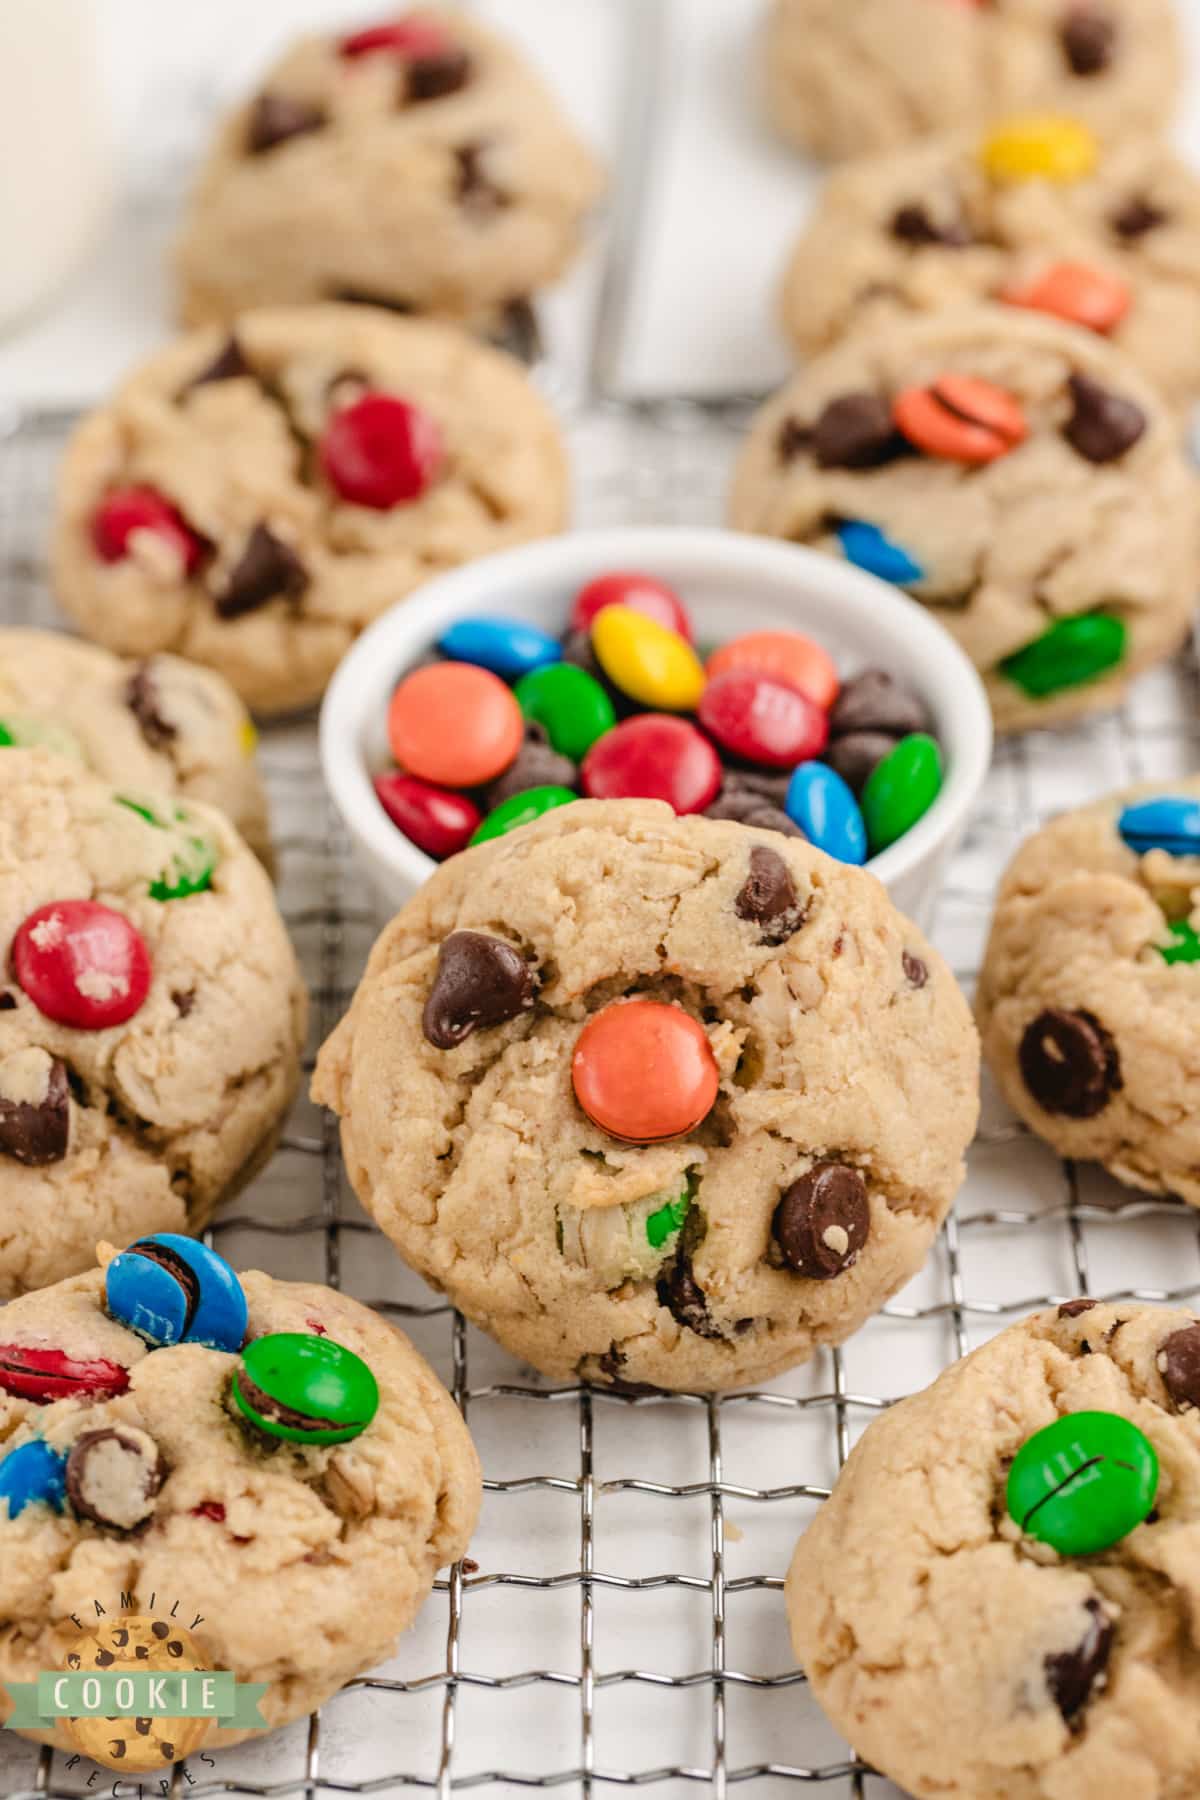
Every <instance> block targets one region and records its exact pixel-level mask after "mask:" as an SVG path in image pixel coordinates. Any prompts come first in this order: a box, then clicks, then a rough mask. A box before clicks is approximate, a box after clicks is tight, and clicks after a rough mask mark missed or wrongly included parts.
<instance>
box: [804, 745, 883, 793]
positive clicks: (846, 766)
mask: <svg viewBox="0 0 1200 1800" xmlns="http://www.w3.org/2000/svg"><path fill="white" fill-rule="evenodd" d="M896 743H897V740H896V738H894V737H889V736H888V734H887V733H886V732H883V731H847V732H846V733H845V735H844V736H842V737H838V738H834V740H833V742H832V743H831V744H827V745H826V747H825V749H824V750H823V751H822V753H821V761H822V762H826V763H828V764H829V767H830V768H831V769H834V770H836V772H837V773H838V774H839V775H840V776H841V778H842V780H843V781H844V782H845V783H846V785H847V787H849V788H851V789H852V790H853V791H854V793H856V794H861V793H862V791H863V789H864V788H865V787H866V785H867V780H868V777H869V776H870V774H871V772H872V770H874V769H875V768H876V767H877V765H878V764H879V763H881V762H882V761H883V759H884V757H885V756H890V755H891V753H892V751H893V750H894V749H895V748H896Z"/></svg>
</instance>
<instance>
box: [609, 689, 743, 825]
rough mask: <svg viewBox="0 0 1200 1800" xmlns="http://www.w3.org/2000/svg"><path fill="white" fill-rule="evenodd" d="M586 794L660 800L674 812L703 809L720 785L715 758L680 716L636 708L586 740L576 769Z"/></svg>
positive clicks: (718, 764) (614, 798) (718, 759)
mask: <svg viewBox="0 0 1200 1800" xmlns="http://www.w3.org/2000/svg"><path fill="white" fill-rule="evenodd" d="M581 774H582V777H583V791H584V793H585V794H586V795H587V796H588V798H589V799H591V800H632V799H639V800H665V801H666V803H667V805H668V806H671V807H674V809H675V811H676V812H677V813H696V812H703V811H704V809H705V807H706V806H708V805H709V804H710V802H711V801H713V800H715V799H716V797H717V793H718V791H719V790H720V786H721V762H720V758H719V757H718V756H717V753H716V751H715V750H714V749H713V747H712V744H711V743H710V742H709V740H708V739H707V738H706V737H705V736H704V734H703V733H702V732H700V731H698V730H697V729H696V727H695V726H694V725H691V724H689V723H688V721H687V720H686V719H675V718H671V717H670V716H669V715H668V714H666V713H642V714H640V715H639V716H638V717H637V718H635V719H625V720H624V721H623V722H622V723H621V724H620V725H616V726H614V728H613V729H612V730H611V731H610V732H607V733H606V734H605V736H604V737H602V738H601V739H600V740H599V742H598V743H595V744H593V745H592V748H591V749H590V750H589V751H588V754H587V757H586V758H585V760H584V764H583V769H582V771H581Z"/></svg>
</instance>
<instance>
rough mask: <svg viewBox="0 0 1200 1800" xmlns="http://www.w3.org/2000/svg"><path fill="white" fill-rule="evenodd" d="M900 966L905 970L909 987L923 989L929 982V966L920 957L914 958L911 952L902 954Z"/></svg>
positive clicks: (905, 951) (907, 951)
mask: <svg viewBox="0 0 1200 1800" xmlns="http://www.w3.org/2000/svg"><path fill="white" fill-rule="evenodd" d="M900 966H901V968H902V969H903V970H904V979H905V981H907V983H908V985H909V987H914V988H923V987H924V986H925V983H926V982H927V981H928V980H929V966H928V964H927V963H926V962H925V961H924V959H923V958H922V957H920V956H914V955H913V953H912V951H911V950H904V951H902V952H901V954H900Z"/></svg>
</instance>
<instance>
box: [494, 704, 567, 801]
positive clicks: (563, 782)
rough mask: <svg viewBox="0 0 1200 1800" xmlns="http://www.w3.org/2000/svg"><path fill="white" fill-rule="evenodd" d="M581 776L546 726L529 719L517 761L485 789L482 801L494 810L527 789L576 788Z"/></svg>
mask: <svg viewBox="0 0 1200 1800" xmlns="http://www.w3.org/2000/svg"><path fill="white" fill-rule="evenodd" d="M578 778H579V776H578V770H577V769H576V767H575V764H574V763H573V762H572V761H571V759H570V757H569V756H560V755H559V753H558V751H557V750H555V749H553V748H552V747H551V745H550V743H549V740H548V739H547V737H546V732H545V729H544V727H543V726H541V725H538V724H537V723H536V722H535V721H533V720H530V722H529V723H528V724H527V725H526V727H525V739H524V742H523V743H522V745H521V748H520V749H519V750H518V751H517V757H516V761H515V762H512V763H510V764H509V766H508V768H507V769H505V771H504V773H503V775H497V777H496V779H495V781H490V782H489V783H488V785H487V786H486V787H485V788H484V789H483V790H482V793H481V797H480V804H481V805H482V807H483V809H484V811H485V812H491V810H492V808H493V807H494V806H499V805H500V803H501V801H503V800H509V799H511V798H512V796H513V795H514V794H523V793H524V792H525V791H526V789H527V788H535V787H567V788H573V787H574V786H575V784H576V782H577V780H578Z"/></svg>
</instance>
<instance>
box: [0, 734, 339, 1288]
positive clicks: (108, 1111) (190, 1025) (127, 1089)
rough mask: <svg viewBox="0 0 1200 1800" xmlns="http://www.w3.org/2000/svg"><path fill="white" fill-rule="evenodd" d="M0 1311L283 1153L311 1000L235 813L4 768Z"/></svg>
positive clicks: (64, 770)
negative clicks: (281, 1137)
mask: <svg viewBox="0 0 1200 1800" xmlns="http://www.w3.org/2000/svg"><path fill="white" fill-rule="evenodd" d="M0 775H2V780H0V953H2V954H0V968H2V969H3V975H2V976H0V1217H2V1218H3V1232H2V1233H0V1295H9V1294H12V1293H14V1292H20V1291H21V1290H23V1289H25V1288H36V1287H42V1286H44V1285H45V1284H46V1283H47V1282H50V1281H55V1280H57V1279H58V1278H59V1277H60V1276H62V1275H65V1274H73V1273H74V1272H75V1271H76V1270H79V1269H83V1268H87V1267H88V1265H89V1264H90V1263H91V1261H92V1258H93V1253H94V1249H95V1245H96V1241H97V1239H98V1238H101V1237H108V1238H111V1239H114V1240H116V1241H117V1242H119V1243H126V1242H128V1241H129V1239H130V1238H133V1237H136V1236H137V1235H138V1233H139V1232H146V1231H155V1230H170V1231H188V1230H195V1229H198V1228H199V1227H200V1226H201V1225H203V1224H204V1223H205V1222H206V1220H207V1219H208V1217H209V1215H210V1214H211V1213H212V1211H213V1209H214V1207H215V1206H216V1205H217V1204H218V1203H219V1202H220V1201H221V1200H222V1199H223V1198H224V1197H226V1196H227V1195H229V1194H231V1193H233V1192H235V1191H236V1190H237V1189H238V1188H239V1187H240V1186H241V1185H242V1183H243V1182H244V1181H246V1180H247V1179H248V1178H249V1177H250V1175H252V1174H253V1173H254V1171H255V1170H256V1169H257V1168H258V1167H259V1166H260V1164H261V1163H262V1162H263V1161H264V1159H265V1158H266V1157H267V1156H268V1155H269V1154H270V1152H271V1150H272V1149H273V1147H274V1145H275V1142H276V1139H277V1137H278V1134H279V1129H280V1126H281V1123H282V1120H283V1116H284V1114H285V1112H286V1110H287V1108H288V1106H289V1104H290V1102H291V1099H292V1096H293V1094H294V1093H295V1089H296V1085H297V1081H298V1077H299V1055H300V1050H301V1047H302V1044H303V1040H304V1022H305V1011H306V1008H305V997H304V990H303V987H302V985H301V982H300V976H299V972H298V970H297V968H296V961H295V957H294V956H293V953H292V949H291V946H290V944H289V943H288V938H287V933H286V932H285V930H284V927H283V922H282V920H281V919H280V917H279V914H278V912H277V910H276V906H275V898H274V895H273V893H272V891H271V885H270V882H269V881H268V879H267V877H266V875H265V874H264V872H263V870H262V868H261V867H260V865H259V864H258V862H257V861H256V860H255V858H254V857H253V856H252V855H251V854H250V852H249V850H248V849H247V848H246V846H245V845H244V844H243V843H242V841H241V839H240V838H239V837H238V836H237V834H236V832H235V831H234V830H233V828H232V827H231V826H230V825H229V823H228V822H227V820H226V819H225V818H224V816H223V815H222V814H220V813H218V812H216V811H213V810H210V809H209V808H207V807H202V806H199V805H196V804H194V803H193V802H191V801H188V802H186V803H185V802H183V801H181V800H179V799H172V798H170V797H168V796H153V795H147V794H145V793H141V792H134V793H128V792H125V791H124V790H122V789H114V788H112V787H111V786H110V785H109V784H108V783H107V782H105V781H101V780H99V779H98V778H96V777H94V776H92V775H90V774H88V773H86V772H85V771H84V770H83V769H81V768H80V766H79V765H78V764H77V763H75V762H73V761H72V760H71V759H70V758H68V757H65V756H60V755H54V754H51V753H48V752H47V751H44V750H16V749H10V750H5V751H3V752H0Z"/></svg>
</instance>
